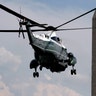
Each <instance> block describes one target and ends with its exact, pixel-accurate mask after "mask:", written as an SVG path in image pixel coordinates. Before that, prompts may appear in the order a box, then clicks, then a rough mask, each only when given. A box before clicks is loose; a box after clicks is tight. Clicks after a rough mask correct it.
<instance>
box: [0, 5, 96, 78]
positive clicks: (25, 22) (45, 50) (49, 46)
mask: <svg viewBox="0 0 96 96" xmlns="http://www.w3.org/2000/svg"><path fill="white" fill-rule="evenodd" d="M0 8H1V9H3V10H4V11H7V12H8V13H10V14H12V15H14V16H16V17H18V18H20V20H19V26H20V27H19V30H0V32H18V33H19V35H18V36H19V37H20V34H21V33H22V35H23V38H25V35H24V32H26V33H27V34H28V39H29V44H30V45H31V46H32V48H33V49H34V59H33V60H32V61H31V62H30V65H29V67H30V69H34V70H35V72H33V77H34V78H35V77H39V72H38V71H37V68H38V67H39V69H40V70H41V71H42V69H43V67H44V68H46V69H49V70H50V71H51V72H52V73H53V72H57V73H60V72H62V71H65V69H66V68H67V67H68V66H72V69H71V75H76V74H77V72H76V69H74V67H75V64H76V63H77V59H76V57H75V56H74V54H73V53H72V52H67V48H66V47H65V46H64V45H63V43H62V40H61V39H60V38H59V37H58V36H57V35H56V31H62V30H70V29H58V28H59V27H61V26H63V25H65V24H68V23H70V22H72V21H74V20H76V19H78V18H80V17H82V16H84V15H86V14H88V13H90V12H92V11H94V10H96V8H94V9H92V10H90V11H88V12H86V13H84V14H82V15H80V16H78V17H76V18H74V19H72V20H69V21H68V22H65V23H63V24H61V25H59V26H57V27H54V26H48V24H40V23H37V22H35V21H33V20H31V19H29V18H27V17H25V16H23V15H21V14H19V13H17V12H15V11H13V10H11V9H9V8H7V7H6V6H4V5H2V4H0ZM22 26H25V28H26V30H23V27H22ZM34 27H38V28H39V29H34V30H32V29H31V28H34ZM78 29H84V28H77V29H74V28H73V29H71V30H78ZM85 29H88V28H85ZM38 31H48V32H49V31H51V32H50V34H45V33H44V34H40V35H38V34H34V32H38Z"/></svg>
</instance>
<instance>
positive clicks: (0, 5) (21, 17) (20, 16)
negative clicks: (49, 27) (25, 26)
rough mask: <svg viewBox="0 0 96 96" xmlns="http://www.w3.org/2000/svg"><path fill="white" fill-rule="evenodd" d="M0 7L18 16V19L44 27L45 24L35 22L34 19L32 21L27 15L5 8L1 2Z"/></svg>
mask: <svg viewBox="0 0 96 96" xmlns="http://www.w3.org/2000/svg"><path fill="white" fill-rule="evenodd" d="M0 8H1V9H3V10H4V11H7V12H8V13H10V14H12V15H14V16H16V17H18V18H20V19H23V20H24V19H25V20H28V21H29V22H30V23H32V24H34V25H36V26H38V27H42V28H46V27H45V26H44V25H45V24H39V23H37V22H35V21H33V20H31V19H29V18H27V17H25V16H23V15H21V14H19V13H17V12H15V11H13V10H11V9H9V8H7V7H5V6H4V5H2V4H0Z"/></svg>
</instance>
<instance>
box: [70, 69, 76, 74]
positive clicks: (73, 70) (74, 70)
mask: <svg viewBox="0 0 96 96" xmlns="http://www.w3.org/2000/svg"><path fill="white" fill-rule="evenodd" d="M73 74H74V75H76V69H74V67H73V68H72V70H71V75H73Z"/></svg>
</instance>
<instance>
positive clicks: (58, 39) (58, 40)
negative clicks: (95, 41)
mask: <svg viewBox="0 0 96 96" xmlns="http://www.w3.org/2000/svg"><path fill="white" fill-rule="evenodd" d="M51 39H52V40H54V41H56V42H58V43H61V39H60V38H59V37H51Z"/></svg>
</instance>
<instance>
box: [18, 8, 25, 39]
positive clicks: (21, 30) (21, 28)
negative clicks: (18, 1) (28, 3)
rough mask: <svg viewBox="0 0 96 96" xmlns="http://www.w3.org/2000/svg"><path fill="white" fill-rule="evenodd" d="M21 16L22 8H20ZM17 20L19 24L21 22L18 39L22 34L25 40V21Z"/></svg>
mask: <svg viewBox="0 0 96 96" xmlns="http://www.w3.org/2000/svg"><path fill="white" fill-rule="evenodd" d="M20 14H21V7H20ZM17 20H18V22H19V35H18V37H20V34H21V33H22V36H23V39H25V35H24V32H23V26H22V25H23V20H21V19H18V18H17Z"/></svg>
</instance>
